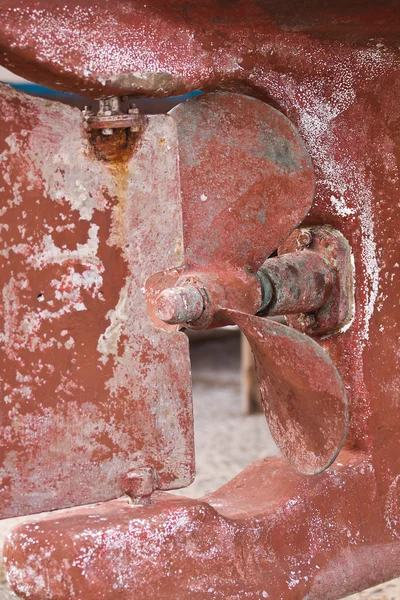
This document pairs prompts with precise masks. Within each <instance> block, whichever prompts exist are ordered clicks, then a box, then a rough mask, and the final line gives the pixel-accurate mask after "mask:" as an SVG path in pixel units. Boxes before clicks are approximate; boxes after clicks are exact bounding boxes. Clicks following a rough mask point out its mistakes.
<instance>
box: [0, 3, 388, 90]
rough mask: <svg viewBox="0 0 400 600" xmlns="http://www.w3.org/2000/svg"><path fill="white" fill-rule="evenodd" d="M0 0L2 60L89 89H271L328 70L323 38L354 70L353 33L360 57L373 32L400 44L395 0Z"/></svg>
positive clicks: (54, 83)
mask: <svg viewBox="0 0 400 600" xmlns="http://www.w3.org/2000/svg"><path fill="white" fill-rule="evenodd" d="M0 8H1V12H0V16H1V19H0V40H1V45H0V51H1V54H2V56H3V58H2V61H3V63H4V65H5V66H6V67H7V66H8V68H10V69H11V70H13V71H15V72H16V73H18V74H20V75H22V76H24V77H26V78H28V79H31V80H34V81H37V82H40V83H43V84H45V85H49V87H55V88H56V89H59V90H66V91H71V90H76V91H79V92H80V93H83V94H84V95H86V96H92V97H100V96H102V95H108V94H117V95H123V94H139V95H141V94H142V95H147V96H166V95H168V96H170V95H173V94H181V93H186V92H188V91H191V90H195V89H198V88H201V89H209V88H211V89H215V88H216V87H220V86H226V87H229V88H231V89H232V88H234V89H238V88H239V87H240V88H241V89H242V90H249V89H253V90H255V89H257V90H258V91H259V93H260V94H263V95H267V96H269V97H270V98H273V97H274V92H273V90H272V89H271V87H270V86H268V85H266V82H265V79H267V80H268V79H269V78H271V79H272V80H275V81H278V80H279V79H280V78H282V77H283V78H285V74H287V73H290V76H295V74H301V75H304V76H305V77H307V70H308V68H309V67H310V66H311V67H314V71H315V72H316V71H317V69H318V70H319V73H318V74H319V76H320V77H321V76H328V77H329V76H330V75H331V74H332V73H331V68H330V65H329V63H324V58H325V56H326V55H325V56H324V52H325V51H326V49H327V48H328V45H329V44H326V43H325V41H326V40H328V42H332V43H331V51H332V60H334V59H335V58H336V61H334V62H336V67H335V69H336V70H338V69H339V70H340V68H341V65H342V64H343V61H345V63H347V67H348V68H350V71H351V65H350V64H349V63H348V61H347V60H346V54H347V52H346V45H347V44H348V42H350V43H351V44H353V47H354V50H355V52H357V53H359V64H360V63H362V62H363V48H364V47H368V45H369V44H370V41H371V39H374V36H375V37H377V38H379V39H380V40H384V42H385V44H386V45H388V46H389V47H390V49H392V48H393V49H396V47H397V43H398V39H397V36H398V30H399V20H400V18H399V14H398V11H397V10H396V9H397V8H398V5H397V0H383V1H380V2H379V4H378V5H377V3H376V0H364V1H361V0H351V1H350V2H347V3H344V2H343V1H342V2H340V3H339V4H338V3H337V2H324V3H322V2H317V1H316V0H305V1H303V2H301V3H299V2H298V1H297V0H285V1H283V2H278V1H277V0H258V1H251V2H247V1H245V0H238V1H236V2H231V0H220V1H218V2H216V0H204V1H203V2H190V1H189V0H167V1H164V0H148V1H147V2H146V4H145V5H143V3H142V2H141V1H140V0H124V1H122V2H118V3H109V2H108V1H107V0H102V1H98V2H96V3H93V2H91V0H70V1H69V2H68V3H67V4H66V3H65V2H63V1H62V0H53V1H52V3H51V10H49V3H48V1H47V0H34V1H31V2H30V3H27V2H26V1H25V0H2V3H1V7H0ZM313 39H314V40H316V44H315V45H314V44H313ZM299 48H301V49H302V50H301V51H299ZM313 50H314V51H313ZM380 50H381V49H378V52H376V47H375V46H374V45H373V44H372V45H371V47H370V48H369V51H370V52H372V54H380V53H381V52H380ZM328 51H329V50H328ZM365 58H366V57H365V56H364V59H365ZM317 62H318V65H317ZM354 67H356V68H357V66H356V65H354V66H353V68H354ZM282 89H283V88H282ZM303 91H304V90H303ZM287 99H288V100H289V97H288V98H287ZM292 101H293V99H292Z"/></svg>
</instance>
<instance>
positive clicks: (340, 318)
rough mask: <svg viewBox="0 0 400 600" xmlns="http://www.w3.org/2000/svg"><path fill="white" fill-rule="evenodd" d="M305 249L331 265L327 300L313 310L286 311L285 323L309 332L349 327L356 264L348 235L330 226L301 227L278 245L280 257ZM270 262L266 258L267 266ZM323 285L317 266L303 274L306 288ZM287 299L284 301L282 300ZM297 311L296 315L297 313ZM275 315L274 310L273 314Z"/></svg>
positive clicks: (324, 332) (298, 252)
mask: <svg viewBox="0 0 400 600" xmlns="http://www.w3.org/2000/svg"><path fill="white" fill-rule="evenodd" d="M304 252H306V253H307V252H308V253H311V254H313V253H316V254H317V255H318V256H319V257H320V259H323V260H324V261H326V262H327V263H328V264H329V267H330V273H331V287H330V289H329V290H326V291H327V293H326V295H325V298H324V301H323V302H321V304H320V305H319V306H318V307H314V309H311V312H310V308H307V307H305V311H304V310H303V309H300V310H297V311H294V310H290V311H286V312H285V314H286V315H287V316H286V322H287V324H288V325H290V326H291V327H294V328H295V329H298V330H300V331H303V332H304V333H307V334H308V335H313V336H321V335H327V334H328V335H332V334H333V333H335V332H336V331H339V330H343V329H346V327H348V326H349V325H350V324H351V322H352V320H353V318H354V264H353V255H352V249H351V247H350V245H349V243H348V242H347V240H346V239H345V237H344V236H343V235H342V234H341V233H340V232H339V231H337V230H335V229H333V228H332V227H331V226H322V227H320V226H319V227H307V228H304V227H302V228H299V229H298V230H296V231H295V232H293V234H292V235H290V236H289V238H288V239H287V240H285V242H284V244H282V246H281V247H280V248H279V256H280V259H285V257H286V256H288V257H289V256H290V257H291V256H295V254H293V253H296V254H297V256H301V255H302V254H304ZM267 264H268V261H266V265H267ZM313 278H314V279H315V283H314V285H315V286H316V287H318V281H319V285H320V286H321V279H322V274H321V273H318V269H317V268H316V269H314V270H313V271H311V270H310V271H309V272H308V273H304V280H305V281H306V288H307V287H308V286H312V283H311V282H312V280H313ZM283 301H284V300H283ZM296 312H297V313H298V314H295V313H296ZM270 314H273V313H270Z"/></svg>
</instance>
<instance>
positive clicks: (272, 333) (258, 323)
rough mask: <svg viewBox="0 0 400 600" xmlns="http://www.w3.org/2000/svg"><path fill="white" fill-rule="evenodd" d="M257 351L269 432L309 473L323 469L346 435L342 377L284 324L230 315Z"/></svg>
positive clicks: (319, 351) (317, 348)
mask: <svg viewBox="0 0 400 600" xmlns="http://www.w3.org/2000/svg"><path fill="white" fill-rule="evenodd" d="M230 315H231V317H232V320H233V321H234V322H235V323H236V324H237V325H239V327H240V329H241V330H242V331H243V333H244V334H245V335H246V337H247V339H248V341H249V343H250V346H251V348H252V350H253V354H254V358H255V363H256V371H257V375H258V381H259V385H260V391H261V400H262V404H263V408H264V412H265V415H266V417H267V420H268V424H269V429H270V431H271V434H272V436H273V437H274V439H275V441H276V443H277V445H278V447H279V449H280V450H281V452H282V454H283V456H284V457H285V458H286V459H287V460H288V461H289V462H290V464H291V465H292V466H293V467H294V468H295V469H297V470H298V471H300V472H301V473H304V474H306V475H315V474H317V473H321V472H322V471H325V470H326V469H327V468H328V467H329V466H330V465H331V464H332V463H333V461H334V460H335V459H336V457H337V455H338V454H339V451H340V450H341V448H342V446H343V443H344V441H345V438H346V435H347V431H348V421H349V410H348V402H347V395H346V390H345V388H344V384H343V382H342V379H341V377H340V375H339V373H338V372H337V370H336V368H335V366H334V365H333V363H332V361H331V359H330V358H329V356H328V354H327V353H326V352H325V351H324V350H323V349H322V348H321V347H320V346H319V345H318V344H317V343H316V342H315V341H314V340H312V339H311V338H310V337H308V336H305V335H302V334H299V333H298V332H297V331H295V330H293V329H291V328H289V327H285V326H284V325H281V324H280V323H275V322H274V321H271V320H268V319H262V318H260V317H255V316H252V315H245V314H241V313H238V312H236V313H235V312H233V311H232V312H230Z"/></svg>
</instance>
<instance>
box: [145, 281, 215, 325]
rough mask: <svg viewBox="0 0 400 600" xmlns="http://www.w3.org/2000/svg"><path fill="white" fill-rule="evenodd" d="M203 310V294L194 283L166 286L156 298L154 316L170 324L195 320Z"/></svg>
mask: <svg viewBox="0 0 400 600" xmlns="http://www.w3.org/2000/svg"><path fill="white" fill-rule="evenodd" d="M203 311H204V298H203V295H202V294H201V292H200V291H199V290H198V289H197V287H196V286H194V285H185V286H181V287H174V288H168V289H166V290H163V291H162V292H161V294H159V296H158V297H157V299H156V304H155V314H156V316H157V317H158V318H159V319H161V321H164V323H169V324H171V325H178V324H182V323H191V322H193V321H197V319H199V318H200V317H201V315H202V314H203Z"/></svg>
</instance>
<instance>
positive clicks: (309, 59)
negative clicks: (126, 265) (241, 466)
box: [0, 0, 400, 600]
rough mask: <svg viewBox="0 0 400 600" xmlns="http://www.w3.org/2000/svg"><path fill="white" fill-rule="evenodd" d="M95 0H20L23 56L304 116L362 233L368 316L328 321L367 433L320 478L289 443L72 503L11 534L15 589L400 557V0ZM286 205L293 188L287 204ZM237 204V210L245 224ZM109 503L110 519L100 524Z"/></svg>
mask: <svg viewBox="0 0 400 600" xmlns="http://www.w3.org/2000/svg"><path fill="white" fill-rule="evenodd" d="M88 6H89V4H88V2H86V1H84V0H80V1H76V0H75V1H74V2H69V3H68V5H66V4H65V3H53V4H52V10H51V11H50V10H49V5H48V2H46V1H45V0H37V1H36V2H35V3H34V5H32V6H29V5H27V3H26V2H25V1H23V0H12V1H11V0H7V1H4V2H3V3H2V8H1V11H2V12H1V16H2V18H1V20H0V37H1V50H2V52H4V54H3V57H4V61H5V64H6V65H10V67H11V68H13V69H14V70H15V71H18V72H19V73H21V74H22V75H25V76H27V77H28V78H29V79H34V80H36V81H38V82H42V83H45V84H49V85H53V86H54V87H56V88H58V89H67V90H72V89H75V90H78V91H80V92H81V93H85V94H87V95H90V96H93V97H99V96H102V95H104V94H123V93H127V94H129V93H134V94H136V93H138V94H147V95H170V94H175V93H181V92H185V91H189V90H192V89H196V88H202V89H205V90H206V89H225V90H226V89H228V90H231V91H232V90H235V91H236V92H240V93H243V92H245V93H247V94H251V95H253V96H257V97H259V98H262V99H263V100H265V101H267V102H268V103H269V104H271V105H272V106H274V107H275V108H277V109H278V110H279V111H281V112H282V113H284V114H286V115H287V116H288V117H289V118H290V120H291V121H292V122H293V123H294V125H295V126H296V127H297V128H298V130H299V131H300V134H301V136H302V138H303V140H304V142H305V144H306V147H307V149H308V151H309V153H310V155H311V157H312V162H313V165H314V169H315V173H316V178H317V187H316V196H315V203H314V205H313V207H312V208H311V211H310V213H309V215H308V217H307V221H306V223H305V225H306V226H308V225H309V226H314V225H318V224H323V223H324V224H329V225H331V226H332V227H334V228H335V229H337V230H338V231H340V232H341V233H342V234H343V235H344V237H345V238H346V239H347V240H348V242H349V244H350V246H351V248H352V249H353V257H352V260H353V261H354V284H355V285H354V289H355V310H354V314H353V316H352V320H351V321H350V322H348V323H346V324H345V326H344V327H342V328H341V329H340V330H339V331H337V332H336V333H335V334H334V335H331V336H329V337H326V338H324V339H321V338H318V343H319V344H320V345H321V346H322V347H323V348H325V349H326V351H327V352H328V353H329V355H330V356H331V357H332V358H333V360H334V362H335V364H336V366H337V368H338V371H339V373H340V375H341V377H342V379H343V381H344V385H345V388H346V391H347V397H348V401H349V407H350V427H349V435H348V441H347V442H346V446H347V450H346V451H343V452H342V453H341V454H340V456H339V458H338V460H337V461H336V463H335V464H334V465H333V466H332V467H331V469H330V470H329V471H327V472H326V473H323V474H321V475H318V476H315V477H312V478H310V477H306V476H301V475H299V474H297V473H295V472H294V471H293V470H292V469H291V468H289V466H288V465H286V464H285V463H283V461H281V459H272V460H267V461H261V462H260V463H256V464H253V465H252V466H251V467H249V469H248V470H247V471H245V472H244V473H242V474H241V475H239V477H238V478H237V479H235V480H233V481H232V482H230V483H229V484H227V486H224V487H223V488H222V489H221V490H220V491H217V492H215V493H214V494H213V495H211V496H209V497H208V498H205V499H204V500H205V502H204V503H203V502H201V503H199V502H196V501H187V500H181V499H179V500H177V499H169V500H166V499H165V498H160V497H158V498H156V500H157V501H156V502H155V503H154V504H153V505H152V506H150V507H146V508H140V509H137V508H134V509H133V510H134V511H136V510H137V511H138V512H133V511H132V507H131V506H128V505H125V504H122V501H117V502H112V503H111V504H104V505H103V506H101V507H97V508H96V509H81V510H78V511H77V512H68V513H66V514H65V516H64V517H62V525H59V524H58V523H57V521H58V520H59V519H60V517H59V516H57V517H51V518H50V519H48V520H47V521H46V522H45V524H43V525H39V524H33V525H29V524H28V525H24V526H20V529H19V530H16V531H15V532H14V533H13V534H12V535H11V537H10V538H9V542H8V545H7V548H6V559H7V568H8V574H9V577H10V579H11V581H12V584H13V586H14V588H15V589H16V590H17V591H18V593H19V594H20V595H21V596H22V597H30V598H31V599H32V598H34V600H39V599H40V600H41V599H42V598H46V597H48V596H49V594H50V595H52V597H53V598H54V599H55V600H58V599H63V600H64V598H68V599H70V598H72V599H79V600H80V599H81V598H85V600H86V599H87V600H91V598H96V600H97V599H98V598H99V597H100V598H101V597H102V598H103V600H108V598H109V599H110V600H111V599H113V600H114V598H115V596H116V593H118V595H119V597H120V598H121V599H122V600H131V599H132V598H143V599H144V598H146V600H147V598H149V597H150V598H151V597H157V596H158V597H160V598H163V597H164V598H166V599H171V600H175V599H179V598H182V599H185V600H186V598H187V597H188V596H190V597H193V598H201V599H203V598H205V597H208V596H210V597H214V598H216V599H218V598H221V599H222V598H224V599H225V598H232V599H236V598H241V597H245V594H246V595H247V597H248V598H254V599H256V598H257V599H258V598H260V597H261V598H263V597H264V598H268V597H269V598H274V599H276V598H281V597H283V598H285V600H296V599H297V598H308V599H309V600H337V599H338V598H341V597H343V596H345V595H348V594H351V593H353V592H355V591H357V590H360V589H363V588H365V587H368V586H369V585H373V584H377V583H380V582H382V581H384V580H386V579H390V578H392V577H395V576H398V575H399V574H400V567H399V565H400V560H399V542H398V540H399V536H400V526H399V523H400V514H399V508H398V507H399V505H400V484H399V481H400V458H399V454H398V452H397V448H398V446H399V443H400V429H399V427H398V422H399V419H398V413H399V406H400V400H399V385H400V384H399V376H398V372H399V368H400V364H399V356H400V348H399V327H400V325H399V319H398V298H399V295H400V289H399V281H400V278H399V277H398V269H399V264H400V260H399V252H398V244H397V231H398V230H399V227H400V222H399V211H398V209H397V205H398V198H399V190H400V184H399V174H398V162H399V151H398V149H399V147H400V140H399V128H398V121H399V118H400V115H399V105H398V102H397V98H398V97H399V95H400V89H399V88H400V80H399V69H400V66H399V65H400V54H399V49H398V48H399V44H398V38H399V29H400V13H399V11H398V5H397V2H393V1H391V0H384V1H383V2H379V3H377V2H376V1H375V0H365V1H363V2H358V1H356V0H350V1H346V2H344V1H338V2H330V3H327V2H315V1H314V0H306V1H305V2H298V1H297V0H283V1H282V0H279V1H278V0H271V1H265V2H264V1H252V0H249V1H247V2H245V3H244V2H223V1H221V2H215V1H214V0H205V1H204V2H194V3H190V4H189V3H188V2H186V1H184V0H174V1H172V0H171V2H160V0H149V1H148V2H146V4H145V5H143V3H140V2H136V1H135V0H132V1H131V2H129V3H109V2H107V3H105V2H104V3H101V2H98V3H96V6H90V10H89V9H88ZM105 23H107V26H106V27H105ZM3 114H7V108H5V110H4V111H3ZM188 138H189V136H188ZM212 142H213V140H212V138H210V143H212ZM245 169H246V163H245V162H243V160H237V161H232V163H231V171H232V172H233V171H234V172H235V173H240V174H241V175H243V174H242V171H245ZM188 172H189V171H188ZM220 189H221V195H225V196H227V195H228V192H230V191H231V187H230V186H228V185H227V180H226V179H222V180H221V188H220ZM274 191H276V189H275V190H274ZM237 192H238V193H240V189H238V190H237ZM201 193H202V192H200V194H201ZM294 198H296V196H294ZM165 206H168V203H166V204H165ZM227 206H228V207H229V205H227ZM279 208H280V207H279V202H277V204H276V214H277V215H279V216H280V212H279ZM161 214H162V212H161ZM241 214H242V215H243V214H246V213H245V212H244V211H242V212H241ZM222 216H223V217H224V218H225V215H222ZM184 218H186V219H187V217H184ZM273 218H275V217H274V215H271V220H272V219H273ZM214 220H215V219H213V220H212V223H213V222H214ZM236 222H237V221H235V220H233V221H229V228H228V231H227V235H226V236H225V237H226V239H229V236H228V232H229V231H231V232H235V227H236ZM249 224H251V225H252V226H253V227H254V231H255V232H256V234H255V235H254V237H250V236H242V238H241V240H242V241H243V240H245V242H247V243H248V245H249V246H251V244H253V243H257V241H258V239H259V237H260V234H259V230H258V229H257V228H258V225H257V223H256V222H255V220H254V219H253V217H251V218H250V219H249ZM193 231H194V232H195V226H194V225H193ZM206 232H207V230H206ZM204 233H205V232H204V231H201V232H200V233H199V236H204ZM288 233H289V232H288ZM193 235H194V234H193ZM261 236H262V234H261ZM238 237H239V236H238ZM264 241H265V240H264V239H263V243H264ZM80 243H82V242H80ZM230 250H231V248H230ZM264 258H265V257H263V260H264ZM179 276H180V273H179V271H178V270H177V273H176V279H178V278H179ZM169 277H170V280H169V281H168V284H167V285H165V283H166V282H165V281H164V282H163V281H161V278H162V277H161V275H159V276H158V280H157V281H155V280H152V285H151V286H150V291H151V288H152V287H154V289H156V288H157V290H158V293H159V291H160V290H161V289H164V288H165V287H168V286H169V287H171V286H173V285H174V284H175V281H176V280H175V281H174V279H173V277H172V275H171V274H170V276H169ZM156 284H157V285H156ZM159 325H160V322H159ZM350 325H351V326H350ZM170 339H172V338H170ZM171 348H172V344H170V345H169V355H170V353H171ZM311 376H312V374H310V377H311ZM168 502H170V504H168ZM173 504H174V506H173ZM210 507H211V508H210ZM94 511H95V512H94ZM89 515H92V516H94V517H95V518H98V523H96V524H93V525H92V526H90V525H89V524H88V522H89V519H88V516H89ZM101 518H107V521H103V522H100V519H101ZM90 521H92V522H94V520H92V519H90ZM35 527H37V528H38V529H35ZM27 534H29V538H28V539H29V540H31V541H30V543H27V537H26V535H27ZM36 542H37V543H36ZM33 548H36V549H40V552H39V551H36V552H34V551H33ZM149 550H150V551H149ZM66 556H67V557H69V560H68V558H67V559H66ZM27 566H29V569H28V568H27ZM43 573H46V579H45V578H44V577H43ZM60 573H61V576H60ZM105 573H106V574H107V576H105ZM210 581H211V583H210ZM116 590H117V592H116Z"/></svg>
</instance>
